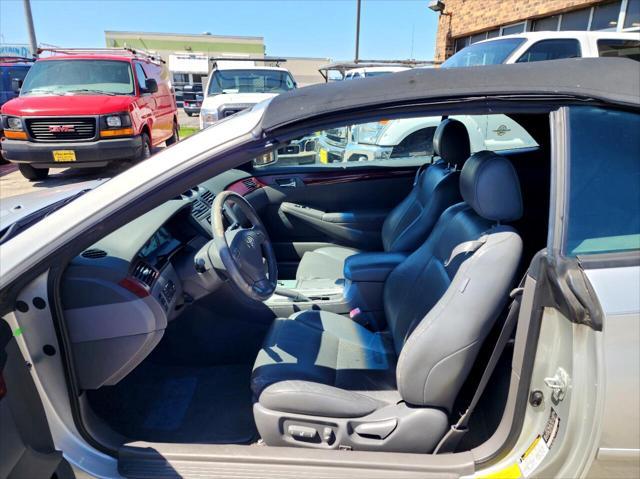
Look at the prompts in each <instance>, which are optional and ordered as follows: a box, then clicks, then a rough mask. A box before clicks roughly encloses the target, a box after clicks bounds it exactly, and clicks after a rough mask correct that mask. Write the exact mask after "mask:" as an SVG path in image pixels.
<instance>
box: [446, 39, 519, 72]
mask: <svg viewBox="0 0 640 479" xmlns="http://www.w3.org/2000/svg"><path fill="white" fill-rule="evenodd" d="M522 42H524V38H504V39H500V40H493V41H490V42H482V43H476V44H474V45H470V46H468V47H466V48H463V49H462V50H460V51H459V52H458V53H456V54H455V55H453V56H452V57H451V58H449V59H448V60H447V61H445V62H444V63H443V64H442V65H441V68H457V67H475V66H480V65H498V64H500V63H504V62H505V60H506V59H507V58H509V55H511V54H512V53H513V52H514V50H515V49H516V48H518V47H519V46H520V45H522Z"/></svg>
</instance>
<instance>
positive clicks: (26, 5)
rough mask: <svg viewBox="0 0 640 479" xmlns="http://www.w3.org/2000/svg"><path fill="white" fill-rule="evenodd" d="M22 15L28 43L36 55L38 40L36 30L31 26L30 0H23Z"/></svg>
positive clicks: (35, 55)
mask: <svg viewBox="0 0 640 479" xmlns="http://www.w3.org/2000/svg"><path fill="white" fill-rule="evenodd" d="M23 5H24V16H25V19H26V20H27V31H28V32H29V43H30V44H31V52H32V53H33V56H34V57H37V56H38V42H36V31H35V29H34V28H33V16H32V15H31V2H30V1H29V0H23Z"/></svg>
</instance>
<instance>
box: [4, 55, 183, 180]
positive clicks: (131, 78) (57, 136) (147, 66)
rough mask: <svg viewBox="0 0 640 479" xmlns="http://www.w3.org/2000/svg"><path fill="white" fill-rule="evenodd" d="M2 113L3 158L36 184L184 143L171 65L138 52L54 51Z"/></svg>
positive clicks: (34, 69)
mask: <svg viewBox="0 0 640 479" xmlns="http://www.w3.org/2000/svg"><path fill="white" fill-rule="evenodd" d="M51 52H52V53H53V55H52V56H49V57H46V58H41V59H39V60H38V61H36V62H35V64H34V65H33V66H32V67H31V70H30V71H29V73H28V74H27V76H26V78H25V79H24V82H23V83H22V85H19V86H20V87H21V89H20V96H19V97H17V98H14V99H13V100H11V101H9V102H7V103H5V104H4V105H3V106H2V110H1V112H2V126H3V128H4V137H3V138H2V151H3V153H4V156H5V158H6V159H7V160H9V161H11V162H13V163H17V164H18V166H19V168H20V172H21V173H22V175H23V176H24V177H25V178H27V179H29V180H32V181H33V180H41V179H44V178H46V177H47V176H48V174H49V168H51V167H61V166H64V167H78V168H86V167H103V166H106V165H107V164H108V163H110V162H114V161H121V160H143V159H145V158H148V157H149V156H150V155H151V148H152V147H153V146H155V145H158V144H159V143H162V142H166V143H167V145H169V144H172V143H175V142H176V141H177V140H178V113H177V108H176V101H175V95H174V92H173V88H172V87H171V83H170V81H169V73H168V71H167V69H166V68H165V66H164V62H163V61H162V60H160V59H158V58H156V57H153V56H151V55H149V54H146V53H142V52H139V51H135V50H131V49H122V50H120V49H96V50H77V49H71V50H52V51H51Z"/></svg>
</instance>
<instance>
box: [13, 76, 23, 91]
mask: <svg viewBox="0 0 640 479" xmlns="http://www.w3.org/2000/svg"><path fill="white" fill-rule="evenodd" d="M11 89H12V90H13V91H14V92H16V93H19V92H20V90H21V89H22V80H21V79H20V78H12V79H11Z"/></svg>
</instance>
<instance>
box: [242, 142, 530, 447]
mask: <svg viewBox="0 0 640 479" xmlns="http://www.w3.org/2000/svg"><path fill="white" fill-rule="evenodd" d="M460 192H461V195H462V198H463V199H464V202H462V203H459V204H456V205H454V206H451V207H450V208H448V209H447V210H446V211H445V212H444V213H443V214H442V215H441V217H440V218H439V220H438V222H437V224H436V226H435V228H434V229H433V231H432V233H431V234H430V235H429V237H428V238H427V240H426V241H425V243H424V244H423V245H422V246H421V247H420V248H418V249H417V250H416V251H415V252H414V253H413V254H411V255H410V256H408V257H407V259H406V260H404V261H403V262H402V263H400V264H399V265H398V266H397V267H396V268H395V269H394V270H393V271H392V272H391V273H390V274H389V276H388V277H387V280H386V282H385V285H384V296H383V300H384V309H385V315H386V319H387V323H388V326H389V329H388V331H370V330H368V329H366V328H365V327H363V326H361V325H360V324H358V323H356V322H355V321H352V320H351V319H349V318H348V317H344V316H340V315H337V314H333V313H330V312H327V311H321V310H312V311H303V312H299V313H297V314H295V315H293V316H292V317H290V318H288V319H276V320H275V321H274V323H273V325H272V327H271V329H270V331H269V333H268V334H267V337H266V339H265V342H264V344H263V347H262V349H261V350H260V352H259V353H258V357H257V358H256V362H255V365H254V369H253V374H252V381H251V387H252V390H253V393H254V395H255V398H256V399H257V402H256V403H255V404H254V417H255V421H256V425H257V427H258V430H259V432H260V435H261V436H262V439H263V440H264V442H265V443H266V444H267V445H273V446H285V445H289V446H293V445H295V446H305V447H315V448H325V449H336V448H350V449H357V450H378V451H396V452H421V453H429V452H432V451H433V449H434V448H435V446H436V445H437V443H438V442H439V440H440V439H441V438H442V436H443V435H444V434H445V432H446V431H447V430H448V427H449V420H448V417H449V413H450V412H451V408H452V406H453V402H454V400H455V398H456V396H457V394H458V392H459V390H460V388H461V386H462V384H463V382H464V381H465V379H466V377H467V375H468V373H469V371H470V369H471V366H472V364H473V362H474V360H475V358H476V355H477V354H478V351H479V349H480V347H481V345H482V343H483V341H484V339H485V337H486V336H487V334H488V332H489V331H490V330H491V328H492V326H493V324H494V322H495V320H496V318H497V317H498V316H499V314H500V312H501V311H502V309H503V307H504V305H505V302H506V300H507V298H508V293H509V290H510V288H511V287H512V285H513V280H514V276H515V273H516V269H517V268H518V266H519V262H520V258H521V253H522V241H521V239H520V236H519V235H518V234H517V232H516V231H515V230H514V229H513V228H511V227H509V226H504V225H501V224H500V223H501V222H505V221H514V220H517V219H518V218H520V216H521V215H522V208H523V207H522V198H521V194H520V185H519V182H518V177H517V174H516V172H515V169H514V168H513V165H512V164H511V163H510V162H509V160H508V159H506V158H504V157H501V156H499V155H496V154H495V153H492V152H489V151H483V152H479V153H476V154H474V155H473V156H471V158H469V160H468V161H467V162H466V163H465V165H464V167H463V169H462V172H461V176H460Z"/></svg>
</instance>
